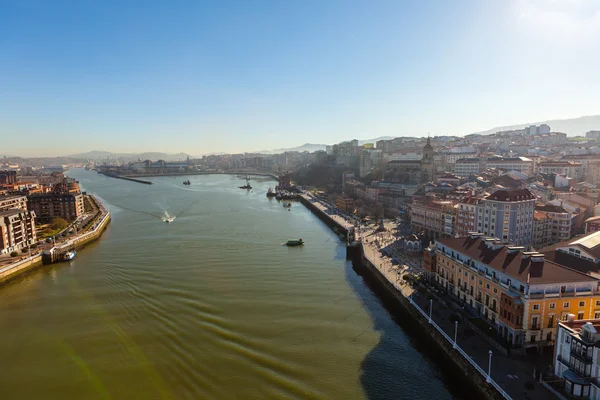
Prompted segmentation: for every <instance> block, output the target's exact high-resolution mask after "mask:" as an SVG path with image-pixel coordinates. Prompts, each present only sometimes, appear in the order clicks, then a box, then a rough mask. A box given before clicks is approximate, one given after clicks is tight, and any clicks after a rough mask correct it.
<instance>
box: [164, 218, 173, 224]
mask: <svg viewBox="0 0 600 400" xmlns="http://www.w3.org/2000/svg"><path fill="white" fill-rule="evenodd" d="M173 221H175V217H165V218H163V222H166V223H167V224H170V223H171V222H173Z"/></svg>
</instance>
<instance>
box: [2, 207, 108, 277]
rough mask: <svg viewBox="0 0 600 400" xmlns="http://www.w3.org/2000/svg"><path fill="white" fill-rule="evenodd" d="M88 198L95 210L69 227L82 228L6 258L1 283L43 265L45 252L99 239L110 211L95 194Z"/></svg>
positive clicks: (58, 250)
mask: <svg viewBox="0 0 600 400" xmlns="http://www.w3.org/2000/svg"><path fill="white" fill-rule="evenodd" d="M87 199H88V200H89V201H90V202H91V204H92V207H93V209H94V210H93V212H91V213H86V214H85V215H84V216H82V217H81V218H80V219H78V220H77V221H76V222H75V223H73V224H71V225H70V226H69V228H67V229H72V228H74V226H79V227H81V228H82V229H81V230H78V231H77V233H76V234H74V235H73V236H71V237H63V238H60V239H59V240H58V241H56V242H53V243H44V244H43V245H41V246H39V247H37V248H36V249H33V250H31V249H30V250H29V252H28V253H27V254H26V255H23V256H21V257H17V258H12V257H11V258H7V259H5V260H4V262H2V263H0V284H3V283H5V282H7V281H9V280H11V279H14V278H15V277H17V276H19V275H21V274H24V273H27V272H29V271H31V270H32V269H34V268H36V267H38V266H39V265H41V264H42V258H43V254H44V253H47V252H49V251H57V252H64V251H67V250H70V249H73V248H76V247H77V246H84V245H86V244H87V243H89V242H91V241H94V240H96V239H98V238H99V237H100V236H101V235H102V232H103V231H104V230H105V229H106V226H107V225H108V223H109V222H110V213H109V212H108V210H106V208H105V207H104V206H103V205H102V203H101V202H100V201H99V200H98V199H96V198H95V197H94V196H88V197H87Z"/></svg>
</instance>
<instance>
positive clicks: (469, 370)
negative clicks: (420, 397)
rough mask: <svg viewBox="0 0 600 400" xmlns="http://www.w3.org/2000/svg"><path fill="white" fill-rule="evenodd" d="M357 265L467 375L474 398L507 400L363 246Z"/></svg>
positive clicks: (444, 359) (360, 247) (426, 337)
mask: <svg viewBox="0 0 600 400" xmlns="http://www.w3.org/2000/svg"><path fill="white" fill-rule="evenodd" d="M355 261H357V262H359V263H360V265H361V266H362V267H363V268H364V270H365V271H367V272H368V274H369V276H370V277H372V278H373V281H374V282H375V284H376V292H378V291H380V292H379V293H378V294H383V295H384V296H386V297H389V298H391V299H393V300H394V302H395V303H396V304H398V305H399V306H400V307H401V308H402V311H403V312H405V314H406V315H408V316H410V318H411V320H413V321H414V322H415V323H417V324H418V325H419V328H420V329H419V330H420V332H423V333H426V334H423V335H422V338H423V339H425V340H428V341H430V342H431V343H432V345H434V346H436V347H437V348H439V350H441V352H440V355H441V356H442V358H443V361H444V362H446V363H453V364H454V365H455V366H456V367H458V368H459V369H460V371H461V372H462V374H464V377H465V379H466V380H467V381H468V382H471V383H472V389H473V390H474V391H476V392H475V393H477V395H475V396H473V397H474V398H480V399H490V400H492V399H494V400H496V399H504V397H503V396H502V395H501V394H500V393H499V392H498V391H497V390H495V389H494V388H493V387H492V386H491V385H490V384H488V383H487V382H486V379H485V378H484V377H483V376H482V375H481V374H480V373H479V372H478V371H477V370H475V368H473V366H472V365H471V364H470V363H469V362H468V361H467V360H465V359H464V358H463V357H462V356H461V355H460V354H459V353H458V352H457V351H456V350H455V349H454V348H453V347H452V344H450V343H449V342H448V341H447V340H446V339H445V338H444V337H443V336H442V335H441V334H440V333H439V332H438V331H437V330H436V329H435V328H434V327H433V326H432V325H431V324H430V323H429V321H428V319H427V318H425V317H424V316H423V315H422V314H421V313H420V312H418V311H417V310H416V309H415V307H414V306H413V305H412V304H410V301H409V300H408V299H407V298H406V297H405V296H404V295H403V294H402V293H401V292H400V291H399V290H398V289H396V287H394V285H393V284H392V283H391V282H390V281H389V280H387V279H386V277H385V276H383V275H382V274H381V272H380V271H379V269H377V267H375V266H374V265H373V264H372V263H371V262H370V261H369V259H368V258H367V257H366V256H365V253H364V250H363V247H362V244H361V245H359V249H358V251H357V259H355Z"/></svg>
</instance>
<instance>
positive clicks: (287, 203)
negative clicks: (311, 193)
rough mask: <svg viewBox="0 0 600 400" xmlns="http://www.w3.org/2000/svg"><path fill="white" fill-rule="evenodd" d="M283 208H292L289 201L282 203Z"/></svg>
mask: <svg viewBox="0 0 600 400" xmlns="http://www.w3.org/2000/svg"><path fill="white" fill-rule="evenodd" d="M283 206H284V207H285V208H290V207H291V206H292V203H290V202H289V201H284V202H283Z"/></svg>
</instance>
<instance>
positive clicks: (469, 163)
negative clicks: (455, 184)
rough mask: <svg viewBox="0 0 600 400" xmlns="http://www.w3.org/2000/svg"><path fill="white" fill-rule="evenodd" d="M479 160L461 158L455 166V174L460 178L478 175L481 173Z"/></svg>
mask: <svg viewBox="0 0 600 400" xmlns="http://www.w3.org/2000/svg"><path fill="white" fill-rule="evenodd" d="M479 164H480V161H479V158H459V159H458V160H456V163H455V164H454V173H455V174H456V175H458V176H470V175H476V174H478V173H479V171H480V165H479Z"/></svg>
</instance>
